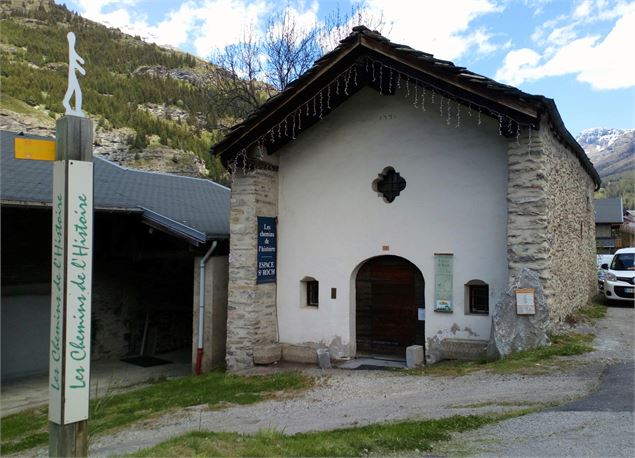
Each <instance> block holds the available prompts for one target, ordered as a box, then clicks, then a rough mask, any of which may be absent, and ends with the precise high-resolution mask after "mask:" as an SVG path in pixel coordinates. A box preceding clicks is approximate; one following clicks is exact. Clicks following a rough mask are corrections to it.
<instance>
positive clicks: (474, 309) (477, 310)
mask: <svg viewBox="0 0 635 458" xmlns="http://www.w3.org/2000/svg"><path fill="white" fill-rule="evenodd" d="M479 292H480V297H479ZM483 293H484V295H483ZM479 298H480V299H483V298H486V302H485V304H477V302H478V299H479ZM465 314H466V315H481V316H488V315H489V285H488V284H487V283H485V282H484V281H482V280H470V281H468V282H467V283H466V284H465Z"/></svg>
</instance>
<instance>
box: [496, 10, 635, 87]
mask: <svg viewBox="0 0 635 458" xmlns="http://www.w3.org/2000/svg"><path fill="white" fill-rule="evenodd" d="M633 56H635V11H634V12H631V13H628V14H626V15H625V16H623V17H621V18H620V19H618V20H617V21H616V23H615V25H614V27H613V29H612V30H611V31H610V32H609V33H608V34H607V35H606V36H605V37H604V38H603V39H601V37H600V36H599V35H591V36H586V37H583V38H578V39H574V40H573V41H569V42H567V43H566V44H563V45H560V46H552V47H548V48H546V49H545V50H544V52H543V53H542V54H539V53H538V52H536V51H534V50H531V49H528V48H524V49H520V50H514V51H511V52H509V53H508V54H507V56H506V57H505V60H504V61H503V66H502V67H501V68H500V69H499V70H498V71H497V73H496V78H497V79H500V80H502V81H505V82H508V83H509V84H513V85H518V84H522V83H523V82H525V81H535V80H538V79H541V78H545V77H549V76H558V75H566V74H575V75H577V76H576V78H577V80H578V81H581V82H585V83H588V84H590V85H591V87H592V88H593V89H598V90H602V89H621V88H627V87H631V86H635V59H634V58H633Z"/></svg>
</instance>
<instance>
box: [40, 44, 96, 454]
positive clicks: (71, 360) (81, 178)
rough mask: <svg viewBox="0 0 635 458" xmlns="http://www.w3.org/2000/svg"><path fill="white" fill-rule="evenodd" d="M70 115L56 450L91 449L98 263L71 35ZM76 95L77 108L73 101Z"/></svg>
mask: <svg viewBox="0 0 635 458" xmlns="http://www.w3.org/2000/svg"><path fill="white" fill-rule="evenodd" d="M68 42H69V77H68V81H69V85H68V90H67V91H66V96H65V97H64V106H65V107H66V116H63V117H62V118H60V119H58V121H57V123H56V142H55V145H56V161H55V163H54V164H53V201H52V202H53V225H52V229H53V246H52V261H51V262H52V278H51V336H50V339H51V340H50V354H49V363H50V366H49V456H55V457H62V456H87V455H88V406H89V399H90V334H91V327H90V318H91V303H92V265H93V246H92V245H93V163H92V160H93V149H92V148H93V123H92V121H91V120H90V119H87V118H85V117H83V112H82V110H81V100H82V99H81V90H80V88H79V84H78V82H77V76H76V75H75V72H76V71H79V72H80V73H81V74H85V71H84V69H83V68H81V67H80V65H79V64H80V63H83V60H82V58H81V57H79V55H78V54H77V53H76V52H75V49H74V45H75V35H74V34H73V33H72V32H70V33H69V34H68ZM72 96H74V97H75V107H71V106H70V99H71V97H72Z"/></svg>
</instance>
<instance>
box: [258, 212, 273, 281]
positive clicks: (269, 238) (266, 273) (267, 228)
mask: <svg viewBox="0 0 635 458" xmlns="http://www.w3.org/2000/svg"><path fill="white" fill-rule="evenodd" d="M275 282H276V218H274V217H271V216H259V217H258V271H257V275H256V283H275Z"/></svg>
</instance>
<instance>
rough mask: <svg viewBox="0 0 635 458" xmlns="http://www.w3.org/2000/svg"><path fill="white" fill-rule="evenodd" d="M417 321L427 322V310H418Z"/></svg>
mask: <svg viewBox="0 0 635 458" xmlns="http://www.w3.org/2000/svg"><path fill="white" fill-rule="evenodd" d="M417 320H419V321H425V320H426V309H424V308H422V307H419V308H418V309H417Z"/></svg>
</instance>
